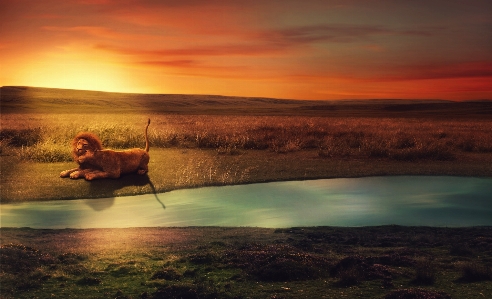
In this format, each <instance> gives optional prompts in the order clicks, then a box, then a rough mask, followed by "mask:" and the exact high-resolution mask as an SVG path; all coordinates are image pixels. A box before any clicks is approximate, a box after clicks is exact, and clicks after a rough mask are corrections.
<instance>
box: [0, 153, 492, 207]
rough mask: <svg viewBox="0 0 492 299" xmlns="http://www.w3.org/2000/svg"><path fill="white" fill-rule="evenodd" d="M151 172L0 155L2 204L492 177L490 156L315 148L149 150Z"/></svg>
mask: <svg viewBox="0 0 492 299" xmlns="http://www.w3.org/2000/svg"><path fill="white" fill-rule="evenodd" d="M150 154H151V160H150V164H149V173H148V176H139V175H136V174H135V175H125V176H123V177H121V178H120V179H117V180H111V179H107V180H98V181H92V182H87V181H85V180H70V179H62V178H60V177H59V174H60V172H61V171H63V170H65V169H69V168H73V167H74V166H75V165H76V164H75V163H74V162H58V163H39V162H25V161H21V160H19V158H18V157H12V156H2V157H1V158H0V159H1V163H2V167H1V169H0V174H1V176H0V185H1V187H2V198H1V201H2V203H8V202H23V201H32V200H51V199H75V198H98V197H114V196H126V195H136V194H143V193H154V192H168V191H171V190H176V189H183V188H195V187H202V186H216V185H233V184H247V183H257V182H270V181H284V180H304V179H319V178H340V177H362V176H379V175H461V176H492V168H491V167H489V166H490V160H488V161H489V162H488V163H484V161H487V159H489V158H490V157H488V155H485V157H484V155H483V154H477V155H476V156H475V155H469V156H467V157H465V158H466V159H465V158H463V159H462V160H458V161H418V162H404V161H394V160H391V159H341V158H322V157H319V155H318V154H317V152H316V151H298V152H291V153H285V154H277V153H274V152H270V151H263V150H247V151H246V150H242V151H240V152H239V153H238V154H235V155H222V154H219V153H217V151H215V150H212V149H151V151H150Z"/></svg>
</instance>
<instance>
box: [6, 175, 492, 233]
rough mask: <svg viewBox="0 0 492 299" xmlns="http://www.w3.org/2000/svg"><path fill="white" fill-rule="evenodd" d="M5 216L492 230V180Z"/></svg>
mask: <svg viewBox="0 0 492 299" xmlns="http://www.w3.org/2000/svg"><path fill="white" fill-rule="evenodd" d="M156 199H157V200H156ZM163 207H164V209H163ZM1 209H2V210H1V217H2V218H1V224H2V227H5V226H9V227H25V226H28V227H33V228H67V227H70V228H93V227H151V226H259V227H291V226H321V225H329V226H363V225H384V224H399V225H431V226H473V225H492V178H462V177H418V176H412V177H409V176H401V177H370V178H356V179H329V180H313V181H297V182H278V183H265V184H252V185H241V186H225V187H207V188H200V189H190V190H178V191H173V192H169V193H163V194H159V195H155V194H148V195H141V196H133V197H122V198H105V199H84V200H71V201H51V202H41V203H24V204H18V205H14V204H7V205H5V204H4V205H2V206H1Z"/></svg>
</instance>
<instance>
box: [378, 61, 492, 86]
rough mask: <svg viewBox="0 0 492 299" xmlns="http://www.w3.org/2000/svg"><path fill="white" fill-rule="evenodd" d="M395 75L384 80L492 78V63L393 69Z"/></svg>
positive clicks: (479, 62) (482, 62)
mask: <svg viewBox="0 0 492 299" xmlns="http://www.w3.org/2000/svg"><path fill="white" fill-rule="evenodd" d="M392 73H394V74H395V75H393V76H389V77H384V76H383V77H382V78H380V79H383V80H398V81H400V80H432V79H454V78H486V77H491V78H492V61H476V62H463V63H455V64H446V65H444V64H441V65H439V64H435V65H411V66H404V67H398V68H393V70H392Z"/></svg>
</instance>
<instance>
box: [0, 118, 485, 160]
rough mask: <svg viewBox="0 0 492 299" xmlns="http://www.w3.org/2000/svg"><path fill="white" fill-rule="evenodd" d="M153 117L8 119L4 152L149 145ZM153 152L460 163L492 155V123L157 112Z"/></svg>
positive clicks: (59, 152)
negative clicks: (87, 137)
mask: <svg viewBox="0 0 492 299" xmlns="http://www.w3.org/2000/svg"><path fill="white" fill-rule="evenodd" d="M147 117H148V116H147V115H137V114H132V115H109V114H108V115H63V114H61V115H39V114H7V115H2V129H1V131H0V146H1V151H2V153H3V152H5V151H10V152H14V153H15V154H17V155H19V156H20V157H22V158H23V159H26V160H35V161H42V162H55V161H68V160H70V153H69V152H70V148H69V144H70V142H71V140H72V138H73V137H74V136H75V135H76V134H77V133H78V132H80V131H90V132H93V133H95V134H97V135H98V136H99V137H100V139H101V140H102V142H103V144H104V147H106V148H113V149H124V148H133V147H140V148H143V147H144V146H145V140H144V136H143V132H144V127H145V124H146V118H147ZM150 118H151V119H152V122H151V125H150V127H149V140H150V143H151V148H152V147H161V148H169V147H174V148H208V149H216V150H217V152H218V153H219V154H237V153H239V152H240V151H241V150H250V149H254V150H268V151H273V152H276V153H288V152H295V151H302V150H314V151H317V153H318V155H319V157H322V158H348V157H351V158H375V159H381V158H384V159H394V160H399V161H417V160H422V159H427V160H453V159H455V158H456V157H457V156H459V155H460V154H463V153H465V154H466V153H492V122H490V121H466V122H463V121H452V120H450V121H442V120H427V121H422V120H412V119H395V118H386V119H381V118H331V117H330V118H328V117H295V116H285V117H284V116H210V115H202V116H201V115H189V116H179V115H151V116H150Z"/></svg>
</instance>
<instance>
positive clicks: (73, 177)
mask: <svg viewBox="0 0 492 299" xmlns="http://www.w3.org/2000/svg"><path fill="white" fill-rule="evenodd" d="M81 177H82V174H81V173H80V171H74V172H72V173H71V174H70V178H71V179H78V178H81Z"/></svg>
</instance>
